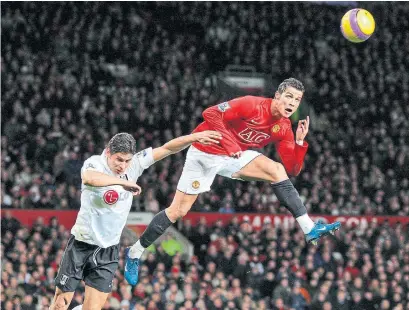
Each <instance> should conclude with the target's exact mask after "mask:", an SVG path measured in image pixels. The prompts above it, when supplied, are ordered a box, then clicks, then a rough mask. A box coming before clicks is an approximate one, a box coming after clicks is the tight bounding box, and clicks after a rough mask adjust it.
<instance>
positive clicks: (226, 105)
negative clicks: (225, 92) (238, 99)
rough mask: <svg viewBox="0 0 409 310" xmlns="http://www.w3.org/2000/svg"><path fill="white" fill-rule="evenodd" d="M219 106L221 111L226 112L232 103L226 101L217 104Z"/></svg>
mask: <svg viewBox="0 0 409 310" xmlns="http://www.w3.org/2000/svg"><path fill="white" fill-rule="evenodd" d="M217 108H218V109H219V110H220V111H221V112H226V110H228V109H230V108H231V107H230V104H229V103H228V102H227V101H226V102H222V103H220V104H218V105H217Z"/></svg>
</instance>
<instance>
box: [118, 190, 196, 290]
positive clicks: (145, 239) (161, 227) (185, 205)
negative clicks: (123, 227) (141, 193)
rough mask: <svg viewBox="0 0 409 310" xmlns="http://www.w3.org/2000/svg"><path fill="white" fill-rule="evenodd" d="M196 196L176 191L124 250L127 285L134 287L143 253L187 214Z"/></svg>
mask: <svg viewBox="0 0 409 310" xmlns="http://www.w3.org/2000/svg"><path fill="white" fill-rule="evenodd" d="M197 196H198V195H197V194H186V193H183V192H181V191H179V190H177V191H176V194H175V197H174V198H173V201H172V204H171V205H170V206H169V207H168V208H167V209H165V210H162V211H161V212H159V213H158V214H156V215H155V217H154V218H153V219H152V221H151V222H150V223H149V225H148V227H147V228H146V230H145V231H144V232H143V234H142V235H141V237H140V239H139V240H138V241H137V242H136V243H135V244H134V245H133V246H132V247H131V248H127V249H126V250H125V256H126V264H125V279H126V280H127V281H128V283H129V284H131V285H135V284H136V283H137V282H138V269H139V259H140V258H141V256H142V253H143V251H144V250H145V249H146V248H147V247H149V246H150V245H151V244H152V243H153V242H155V240H156V239H158V238H159V237H160V236H161V235H162V234H163V233H164V232H165V230H166V229H167V228H168V227H169V226H170V225H172V224H173V223H175V222H176V221H177V220H178V219H179V218H181V217H183V216H185V215H186V214H187V213H188V212H189V210H190V209H191V208H192V206H193V204H194V202H195V201H196V199H197Z"/></svg>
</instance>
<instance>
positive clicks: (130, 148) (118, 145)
mask: <svg viewBox="0 0 409 310" xmlns="http://www.w3.org/2000/svg"><path fill="white" fill-rule="evenodd" d="M107 148H108V149H109V152H110V153H111V154H115V153H129V154H132V155H134V154H136V141H135V138H134V137H133V136H132V135H130V134H129V133H126V132H120V133H117V134H116V135H115V136H113V137H112V138H111V140H109V142H108V145H107Z"/></svg>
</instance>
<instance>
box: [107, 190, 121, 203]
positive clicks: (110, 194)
mask: <svg viewBox="0 0 409 310" xmlns="http://www.w3.org/2000/svg"><path fill="white" fill-rule="evenodd" d="M118 199H119V195H118V193H117V192H116V191H114V190H112V189H110V190H109V191H106V192H105V193H104V202H105V203H106V204H107V205H113V204H114V203H116V202H117V201H118Z"/></svg>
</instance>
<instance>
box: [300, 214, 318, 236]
mask: <svg viewBox="0 0 409 310" xmlns="http://www.w3.org/2000/svg"><path fill="white" fill-rule="evenodd" d="M296 220H297V222H298V224H300V226H301V229H302V231H303V232H304V234H308V233H309V232H310V231H311V230H312V229H313V228H314V225H315V223H314V222H313V221H312V219H311V218H310V217H309V216H308V214H307V213H306V214H304V215H301V216H299V217H297V218H296Z"/></svg>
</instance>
